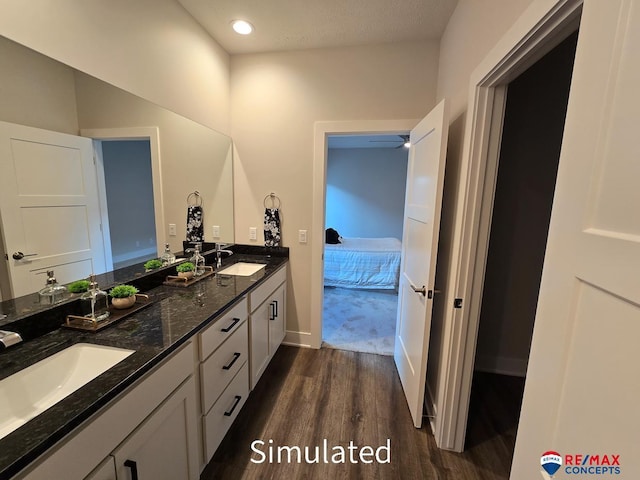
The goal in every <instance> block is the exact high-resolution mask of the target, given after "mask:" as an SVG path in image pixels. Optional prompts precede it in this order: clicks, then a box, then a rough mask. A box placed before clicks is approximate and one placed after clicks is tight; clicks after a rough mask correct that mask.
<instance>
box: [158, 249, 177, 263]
mask: <svg viewBox="0 0 640 480" xmlns="http://www.w3.org/2000/svg"><path fill="white" fill-rule="evenodd" d="M160 260H161V261H162V265H163V266H166V265H171V264H172V263H175V261H176V256H175V255H174V254H173V253H171V249H170V248H169V244H168V243H165V244H164V253H163V254H162V257H160Z"/></svg>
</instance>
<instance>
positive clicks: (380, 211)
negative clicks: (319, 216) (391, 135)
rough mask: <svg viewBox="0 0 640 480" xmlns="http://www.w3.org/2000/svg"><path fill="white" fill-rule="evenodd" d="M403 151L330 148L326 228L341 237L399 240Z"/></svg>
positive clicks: (405, 156) (404, 165)
mask: <svg viewBox="0 0 640 480" xmlns="http://www.w3.org/2000/svg"><path fill="white" fill-rule="evenodd" d="M407 159H408V150H407V149H405V148H401V149H395V148H332V149H330V150H329V152H328V155H327V194H326V195H327V197H326V220H325V225H326V227H327V228H329V227H332V228H335V229H336V230H337V231H338V233H340V235H342V236H343V237H373V238H382V237H395V238H397V239H400V240H402V217H403V213H404V196H405V188H406V182H407Z"/></svg>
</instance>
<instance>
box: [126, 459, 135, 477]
mask: <svg viewBox="0 0 640 480" xmlns="http://www.w3.org/2000/svg"><path fill="white" fill-rule="evenodd" d="M124 466H125V467H127V468H130V469H131V480H138V464H137V463H136V462H134V461H133V460H125V461H124Z"/></svg>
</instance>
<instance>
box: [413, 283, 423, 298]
mask: <svg viewBox="0 0 640 480" xmlns="http://www.w3.org/2000/svg"><path fill="white" fill-rule="evenodd" d="M411 289H412V290H413V291H414V292H416V293H421V294H422V296H423V297H424V296H426V295H427V287H425V286H424V285H423V286H422V287H420V288H418V287H416V286H415V285H411Z"/></svg>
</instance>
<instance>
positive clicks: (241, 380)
mask: <svg viewBox="0 0 640 480" xmlns="http://www.w3.org/2000/svg"><path fill="white" fill-rule="evenodd" d="M248 396H249V366H248V364H247V363H245V364H244V365H243V366H242V368H241V369H240V371H239V372H238V374H237V375H236V376H235V378H234V379H233V380H232V381H231V383H230V384H229V386H228V387H227V389H226V390H225V391H224V392H223V393H222V395H220V398H219V399H218V401H217V402H216V403H215V404H214V405H213V407H212V408H211V410H210V411H209V413H208V414H207V416H205V417H204V418H203V423H204V432H205V435H204V437H205V438H204V443H205V452H206V461H207V462H208V461H209V460H211V457H213V454H214V453H215V452H216V449H217V448H218V446H219V445H220V442H222V439H223V438H224V436H225V434H226V433H227V431H228V430H229V427H230V426H231V424H232V423H233V421H234V420H235V419H236V417H237V416H238V412H239V411H240V409H241V408H242V406H243V405H244V403H245V402H246V400H247V397H248Z"/></svg>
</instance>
